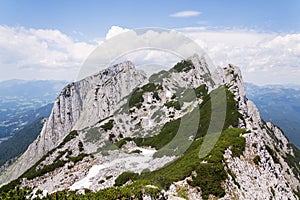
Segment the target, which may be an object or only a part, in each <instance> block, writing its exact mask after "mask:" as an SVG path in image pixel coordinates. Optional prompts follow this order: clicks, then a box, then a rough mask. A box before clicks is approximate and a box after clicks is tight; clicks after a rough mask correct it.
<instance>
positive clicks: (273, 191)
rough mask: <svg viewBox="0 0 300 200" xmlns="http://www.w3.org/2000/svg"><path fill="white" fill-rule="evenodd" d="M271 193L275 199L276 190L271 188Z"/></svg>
mask: <svg viewBox="0 0 300 200" xmlns="http://www.w3.org/2000/svg"><path fill="white" fill-rule="evenodd" d="M271 193H272V195H273V197H275V190H274V189H273V188H272V187H271Z"/></svg>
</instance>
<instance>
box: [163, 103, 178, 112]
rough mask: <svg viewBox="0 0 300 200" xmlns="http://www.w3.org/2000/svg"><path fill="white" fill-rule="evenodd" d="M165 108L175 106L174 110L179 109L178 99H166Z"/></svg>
mask: <svg viewBox="0 0 300 200" xmlns="http://www.w3.org/2000/svg"><path fill="white" fill-rule="evenodd" d="M164 105H165V106H166V107H167V108H171V107H173V108H175V109H176V110H180V108H181V106H180V103H179V101H168V102H166V103H165V104H164Z"/></svg>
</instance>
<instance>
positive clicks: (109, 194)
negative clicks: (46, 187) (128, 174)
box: [0, 180, 161, 200]
mask: <svg viewBox="0 0 300 200" xmlns="http://www.w3.org/2000/svg"><path fill="white" fill-rule="evenodd" d="M102 181H103V180H100V182H102ZM149 185H151V186H153V187H149ZM31 191H32V189H30V188H25V189H19V188H17V189H14V190H12V191H10V192H9V193H3V192H2V191H0V199H26V197H27V196H28V195H30V193H31ZM143 194H148V195H150V196H151V197H152V198H158V196H159V195H160V194H161V188H159V187H156V186H155V185H153V183H151V182H149V181H135V182H134V183H132V184H130V185H126V186H122V187H111V188H106V189H102V190H99V191H98V192H95V193H94V192H92V191H90V190H88V189H86V190H85V194H84V195H83V194H76V192H75V191H67V190H63V191H59V192H56V193H53V194H50V195H47V196H46V197H44V198H42V199H44V200H57V199H64V200H73V199H76V200H86V199H101V200H116V199H120V200H121V199H122V200H123V199H124V200H125V199H142V195H143ZM29 197H30V196H29Z"/></svg>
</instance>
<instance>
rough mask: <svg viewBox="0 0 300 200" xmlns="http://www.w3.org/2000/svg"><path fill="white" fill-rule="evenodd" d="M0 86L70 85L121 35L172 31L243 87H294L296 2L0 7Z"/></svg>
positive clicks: (73, 0) (20, 2)
mask: <svg viewBox="0 0 300 200" xmlns="http://www.w3.org/2000/svg"><path fill="white" fill-rule="evenodd" d="M0 5H1V6H0V71H1V73H0V81H1V80H7V79H13V78H14V79H67V80H70V79H72V80H74V79H76V75H77V74H78V71H79V69H80V67H81V66H82V63H83V62H84V60H85V59H86V58H87V56H88V55H89V54H90V53H91V52H92V51H93V50H94V49H95V48H96V47H97V46H98V45H99V44H101V43H102V42H104V41H105V40H107V39H108V36H111V35H114V34H118V33H120V32H122V31H123V29H124V28H126V29H134V28H142V27H161V28H167V29H176V30H177V31H180V32H182V33H183V34H184V35H185V36H187V37H189V38H191V39H193V40H195V41H196V42H197V43H198V44H199V45H200V46H201V48H203V49H204V50H205V52H207V53H208V55H209V56H210V57H211V58H212V60H213V61H214V63H215V65H217V66H225V65H227V64H228V63H231V64H235V65H237V66H239V67H240V68H241V69H242V73H243V76H244V79H245V80H246V81H248V82H252V83H256V84H260V85H264V84H299V85H300V80H299V77H300V65H299V63H300V15H299V14H298V12H299V11H300V1H299V0H181V1H180V0H151V1H150V0H149V1H141V0H139V1H138V0H115V1H113V0H111V1H100V0H99V1H96V0H85V1H84V0H51V1H50V0H6V1H3V0H0Z"/></svg>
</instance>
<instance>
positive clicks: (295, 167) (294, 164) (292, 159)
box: [284, 144, 300, 198]
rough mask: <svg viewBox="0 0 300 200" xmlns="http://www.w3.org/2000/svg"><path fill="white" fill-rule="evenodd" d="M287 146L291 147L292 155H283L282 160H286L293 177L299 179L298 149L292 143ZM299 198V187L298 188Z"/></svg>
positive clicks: (299, 154) (299, 156) (299, 151)
mask: <svg viewBox="0 0 300 200" xmlns="http://www.w3.org/2000/svg"><path fill="white" fill-rule="evenodd" d="M289 146H290V147H291V148H292V149H293V152H294V156H293V155H291V154H286V156H285V157H284V160H285V161H286V162H287V164H288V165H289V166H290V168H291V169H292V171H293V174H294V175H295V177H296V178H297V179H298V180H300V165H299V163H300V150H299V149H298V148H297V147H296V146H295V145H293V144H289ZM298 193H299V198H300V188H299V190H298Z"/></svg>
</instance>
